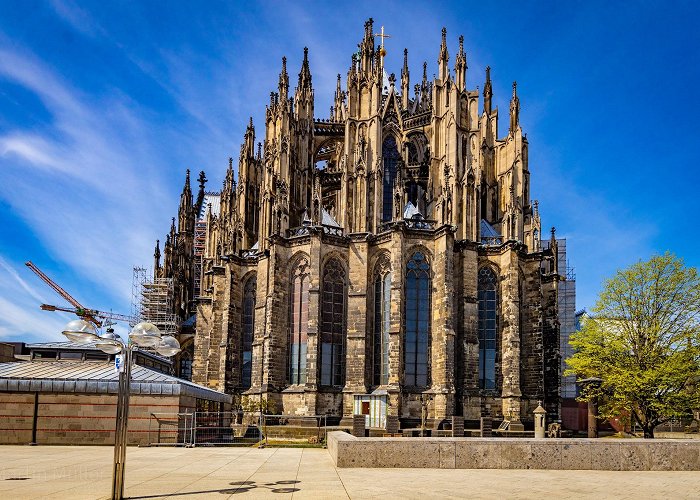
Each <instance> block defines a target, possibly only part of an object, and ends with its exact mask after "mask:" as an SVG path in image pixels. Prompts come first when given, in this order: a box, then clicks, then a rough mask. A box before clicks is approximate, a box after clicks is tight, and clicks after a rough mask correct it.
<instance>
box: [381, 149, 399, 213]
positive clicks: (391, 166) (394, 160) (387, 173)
mask: <svg viewBox="0 0 700 500" xmlns="http://www.w3.org/2000/svg"><path fill="white" fill-rule="evenodd" d="M400 159H401V155H400V154H399V148H398V146H397V145H396V139H394V137H393V136H391V135H390V136H388V137H387V138H386V139H384V143H383V144H382V160H383V164H384V167H383V168H384V179H383V181H382V221H390V220H391V218H392V209H393V206H394V203H393V198H394V195H393V193H394V179H395V178H396V168H397V166H398V164H399V160H400Z"/></svg>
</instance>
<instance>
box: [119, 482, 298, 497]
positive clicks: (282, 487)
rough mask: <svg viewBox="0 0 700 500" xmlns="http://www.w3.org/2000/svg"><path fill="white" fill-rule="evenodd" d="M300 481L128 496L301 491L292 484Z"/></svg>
mask: <svg viewBox="0 0 700 500" xmlns="http://www.w3.org/2000/svg"><path fill="white" fill-rule="evenodd" d="M299 482H300V481H297V480H296V479H289V480H285V481H275V482H274V483H256V482H255V481H234V482H232V483H229V485H231V486H232V487H231V488H222V489H218V490H204V491H183V492H182V493H161V494H157V495H142V496H136V497H128V498H134V499H136V498H160V497H164V496H167V497H177V496H185V495H206V494H210V493H221V494H222V495H235V494H238V493H248V492H249V491H251V490H255V489H266V490H269V491H270V492H271V493H294V492H295V491H299V488H294V487H292V486H294V485H296V484H297V483H299Z"/></svg>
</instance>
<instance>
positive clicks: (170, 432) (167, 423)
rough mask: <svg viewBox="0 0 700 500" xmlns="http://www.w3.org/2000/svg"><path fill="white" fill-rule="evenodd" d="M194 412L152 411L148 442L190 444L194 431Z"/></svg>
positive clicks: (152, 443)
mask: <svg viewBox="0 0 700 500" xmlns="http://www.w3.org/2000/svg"><path fill="white" fill-rule="evenodd" d="M194 416H195V414H194V413H151V415H150V418H149V420H148V443H149V444H150V445H151V446H188V445H189V444H190V443H191V442H192V438H193V433H194Z"/></svg>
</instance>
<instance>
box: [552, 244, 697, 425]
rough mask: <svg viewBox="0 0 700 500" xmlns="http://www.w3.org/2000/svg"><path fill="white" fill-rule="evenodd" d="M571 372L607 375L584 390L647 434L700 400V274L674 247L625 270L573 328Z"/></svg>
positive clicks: (603, 411) (606, 413)
mask: <svg viewBox="0 0 700 500" xmlns="http://www.w3.org/2000/svg"><path fill="white" fill-rule="evenodd" d="M570 342H571V344H572V346H573V347H574V349H575V354H574V355H573V356H572V357H570V358H569V359H568V360H567V363H568V365H569V369H568V370H567V371H566V373H567V374H575V375H577V376H578V377H579V378H589V377H595V378H600V379H602V382H601V383H600V385H599V386H598V385H594V384H591V385H589V386H588V387H587V388H586V389H585V390H584V392H583V395H582V396H581V397H580V399H581V400H584V401H587V400H590V399H591V398H598V401H599V414H600V416H601V417H604V418H612V417H619V416H624V415H628V416H629V417H630V418H631V419H632V420H633V421H635V422H636V423H637V424H639V426H640V427H641V428H642V429H643V430H644V437H645V438H653V437H654V429H655V428H656V427H657V426H658V425H660V424H662V423H664V422H666V421H667V420H669V419H671V418H674V417H680V416H686V415H688V414H689V413H691V411H692V410H693V409H697V408H700V277H699V276H698V271H697V269H696V268H694V267H686V266H685V265H684V263H683V260H682V259H679V258H677V257H675V256H674V255H672V254H670V253H666V254H664V255H656V256H654V257H652V258H651V259H650V260H649V261H647V262H642V261H640V262H638V263H636V264H634V265H632V266H630V267H629V268H627V269H625V270H622V271H618V272H617V274H616V275H615V276H614V277H613V278H612V279H610V280H607V281H606V282H605V283H604V289H603V291H602V292H601V294H600V297H599V298H598V302H597V303H596V306H595V308H594V309H593V310H592V315H591V316H590V317H589V318H587V319H586V320H585V322H584V324H583V327H582V329H581V331H579V332H576V333H575V334H574V335H572V336H571V339H570Z"/></svg>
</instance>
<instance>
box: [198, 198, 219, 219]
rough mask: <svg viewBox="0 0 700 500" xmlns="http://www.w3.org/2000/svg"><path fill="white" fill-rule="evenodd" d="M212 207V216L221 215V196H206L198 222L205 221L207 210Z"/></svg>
mask: <svg viewBox="0 0 700 500" xmlns="http://www.w3.org/2000/svg"><path fill="white" fill-rule="evenodd" d="M209 206H211V214H212V215H219V213H220V212H221V195H219V194H218V193H206V194H205V195H204V201H203V202H202V208H201V209H200V211H199V214H198V217H197V220H201V221H203V220H204V219H206V218H207V209H208V207H209Z"/></svg>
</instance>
